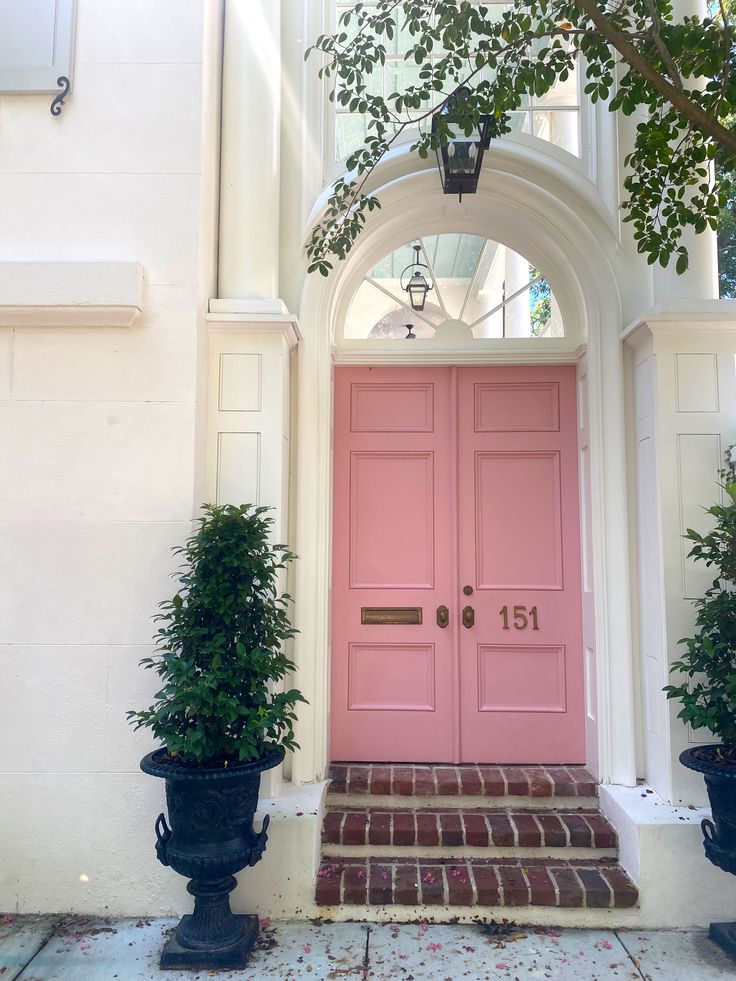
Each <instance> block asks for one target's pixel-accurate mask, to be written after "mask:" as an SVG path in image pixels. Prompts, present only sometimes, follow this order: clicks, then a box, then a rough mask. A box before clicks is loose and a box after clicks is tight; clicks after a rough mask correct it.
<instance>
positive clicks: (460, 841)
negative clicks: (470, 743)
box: [316, 764, 638, 912]
mask: <svg viewBox="0 0 736 981" xmlns="http://www.w3.org/2000/svg"><path fill="white" fill-rule="evenodd" d="M330 778H331V782H330V785H329V787H328V793H327V810H326V813H325V818H324V824H323V829H322V862H321V865H320V868H319V871H318V874H317V890H316V901H317V904H318V905H320V906H323V907H343V908H344V907H350V906H356V907H364V906H386V905H392V906H394V907H396V906H403V907H412V906H417V905H426V906H447V907H468V908H472V907H519V906H521V907H534V908H538V907H567V908H578V909H580V908H588V909H608V910H610V909H625V908H629V907H632V906H635V905H636V903H637V901H638V894H637V890H636V887H635V885H634V884H633V883H632V881H631V880H630V879H629V877H628V876H627V875H626V873H625V872H624V870H623V869H622V868H621V867H620V866H619V865H618V863H617V860H616V859H617V840H616V833H615V830H614V829H613V827H612V826H611V825H610V824H609V822H608V821H607V820H606V819H605V817H604V816H603V815H602V814H601V813H600V811H599V810H598V809H597V806H596V805H597V785H596V782H595V780H594V779H593V777H591V775H590V774H589V773H588V772H587V771H586V770H584V769H582V768H581V767H540V766H536V767H501V766H494V767H484V766H480V767H476V766H461V767H451V766H437V767H432V766H424V765H422V766H419V765H417V766H410V765H406V764H404V765H393V766H391V765H381V764H333V766H332V767H331V768H330ZM456 912H459V911H456Z"/></svg>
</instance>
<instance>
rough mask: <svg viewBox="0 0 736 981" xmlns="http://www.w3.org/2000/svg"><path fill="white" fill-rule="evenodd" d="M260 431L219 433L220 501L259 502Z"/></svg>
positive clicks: (218, 478) (218, 480)
mask: <svg viewBox="0 0 736 981" xmlns="http://www.w3.org/2000/svg"><path fill="white" fill-rule="evenodd" d="M260 468H261V434H260V433H218V436H217V503H218V504H258V503H259V485H260Z"/></svg>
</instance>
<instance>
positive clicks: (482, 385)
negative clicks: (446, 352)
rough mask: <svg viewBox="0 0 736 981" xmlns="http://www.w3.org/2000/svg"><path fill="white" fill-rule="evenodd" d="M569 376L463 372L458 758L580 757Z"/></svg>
mask: <svg viewBox="0 0 736 981" xmlns="http://www.w3.org/2000/svg"><path fill="white" fill-rule="evenodd" d="M575 386H576V381H575V368H574V367H573V366H564V367H553V368H548V367H530V368H505V367H504V368H491V369H488V368H479V369H476V368H466V369H463V370H462V372H461V378H460V386H459V414H458V448H459V453H458V455H459V461H460V463H459V472H458V482H459V500H460V521H459V523H458V528H459V543H458V544H459V548H458V556H459V557H458V562H459V570H460V587H461V590H462V597H460V596H458V600H457V602H458V603H461V604H462V607H463V609H465V608H467V614H466V615H465V616H463V615H462V612H461V622H462V626H461V628H460V679H461V693H460V704H461V709H460V741H461V747H462V760H463V761H465V762H487V761H489V760H493V761H496V762H501V763H582V762H584V760H585V745H584V718H583V711H584V709H583V658H582V616H581V600H580V534H579V528H580V524H579V517H578V477H577V413H576V402H575ZM471 611H472V613H471ZM471 621H472V622H471Z"/></svg>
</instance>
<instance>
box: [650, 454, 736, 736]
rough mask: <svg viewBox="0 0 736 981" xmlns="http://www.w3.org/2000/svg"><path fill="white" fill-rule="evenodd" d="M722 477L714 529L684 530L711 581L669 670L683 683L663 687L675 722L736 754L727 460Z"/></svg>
mask: <svg viewBox="0 0 736 981" xmlns="http://www.w3.org/2000/svg"><path fill="white" fill-rule="evenodd" d="M728 461H729V462H728V467H727V469H725V470H723V471H722V472H721V476H722V478H723V490H724V492H725V496H726V503H725V504H714V505H713V506H712V507H709V508H708V509H707V513H708V514H709V515H710V516H711V517H712V518H713V522H714V523H713V529H712V530H711V531H710V532H708V534H706V535H701V534H699V533H698V532H697V531H693V530H692V528H689V529H688V531H687V535H686V536H685V537H686V538H687V539H688V540H689V541H691V542H692V543H693V545H692V548H691V549H690V552H689V555H690V557H691V558H694V559H695V560H696V561H697V562H704V563H705V565H706V566H707V567H710V568H712V569H713V572H714V573H715V578H714V580H713V584H712V586H711V587H710V589H708V590H706V593H705V596H704V597H703V598H702V599H698V600H696V601H695V606H696V608H697V611H698V612H697V617H696V620H695V624H696V628H697V629H696V632H695V633H694V635H693V636H692V637H687V638H685V639H684V640H681V641H680V643H681V644H683V645H684V647H685V653H684V654H683V655H682V657H681V658H680V659H679V660H678V661H675V662H674V663H673V665H672V668H671V670H672V671H673V672H677V673H681V674H683V675H684V676H685V677H684V678H682V679H681V680H680V683H679V684H676V685H667V687H666V688H665V689H664V690H665V691H666V692H667V697H668V698H674V699H677V700H679V701H680V702H681V703H682V708H681V709H680V711H679V712H678V717H679V718H681V719H682V720H683V721H684V722H688V723H690V725H692V726H693V728H695V729H708V730H709V731H710V732H712V733H713V735H714V736H718V737H719V738H720V739H721V740H722V741H723V743H724V746H725V751H726V752H727V753H729V754H733V753H734V752H736V591H735V589H734V586H735V584H736V472H734V466H733V463H732V462H731V453H730V451H729V455H728Z"/></svg>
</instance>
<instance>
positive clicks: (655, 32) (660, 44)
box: [644, 0, 682, 92]
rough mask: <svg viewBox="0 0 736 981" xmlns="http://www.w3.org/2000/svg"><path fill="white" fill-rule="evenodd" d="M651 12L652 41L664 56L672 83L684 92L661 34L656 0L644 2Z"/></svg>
mask: <svg viewBox="0 0 736 981" xmlns="http://www.w3.org/2000/svg"><path fill="white" fill-rule="evenodd" d="M644 2H645V3H646V6H647V10H648V11H649V16H650V17H651V18H652V39H653V41H654V44H655V45H656V48H657V51H659V53H660V55H661V56H662V61H663V62H664V63H665V65H666V66H667V72H668V74H669V76H670V78H671V79H672V82H673V84H674V86H675V88H676V89H678V91H680V92H682V78H681V77H680V73H679V71H678V70H677V65H676V64H675V62H674V61H673V59H672V55H671V54H670V53H669V51H668V49H667V45H666V44H665V43H664V41H663V40H662V35H661V34H660V33H659V14H658V13H657V8H656V7H655V5H654V0H644Z"/></svg>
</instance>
